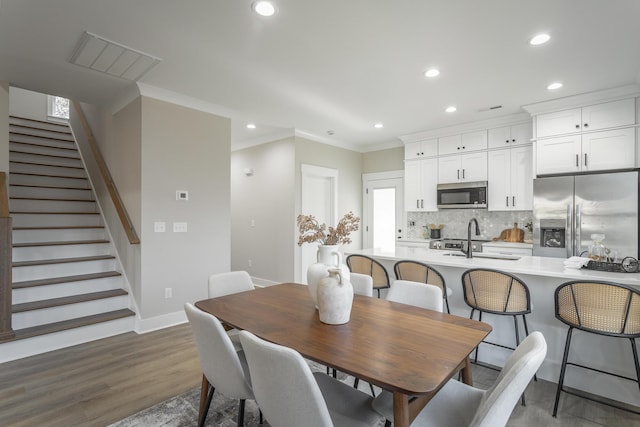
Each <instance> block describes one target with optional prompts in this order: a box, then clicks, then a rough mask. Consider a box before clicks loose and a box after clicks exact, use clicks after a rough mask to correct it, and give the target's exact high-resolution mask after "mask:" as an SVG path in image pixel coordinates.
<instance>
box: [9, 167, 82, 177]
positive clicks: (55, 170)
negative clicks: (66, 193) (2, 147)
mask: <svg viewBox="0 0 640 427" xmlns="http://www.w3.org/2000/svg"><path fill="white" fill-rule="evenodd" d="M21 172H22V173H37V174H40V175H51V176H56V177H57V176H61V177H73V178H86V176H87V175H86V174H85V172H84V169H71V168H65V167H55V166H41V165H29V164H23V163H9V173H21Z"/></svg>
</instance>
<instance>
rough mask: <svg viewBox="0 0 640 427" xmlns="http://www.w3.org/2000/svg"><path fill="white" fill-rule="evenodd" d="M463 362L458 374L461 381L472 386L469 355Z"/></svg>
mask: <svg viewBox="0 0 640 427" xmlns="http://www.w3.org/2000/svg"><path fill="white" fill-rule="evenodd" d="M463 363H464V364H463V366H462V370H461V371H460V375H461V376H462V382H463V383H465V384H466V385H470V386H473V375H472V373H471V359H470V358H469V356H467V358H466V359H464V362H463Z"/></svg>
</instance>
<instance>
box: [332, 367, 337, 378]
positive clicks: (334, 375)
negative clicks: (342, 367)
mask: <svg viewBox="0 0 640 427" xmlns="http://www.w3.org/2000/svg"><path fill="white" fill-rule="evenodd" d="M332 374H333V375H332V376H333V378H337V376H338V373H337V372H336V369H335V368H333V372H332Z"/></svg>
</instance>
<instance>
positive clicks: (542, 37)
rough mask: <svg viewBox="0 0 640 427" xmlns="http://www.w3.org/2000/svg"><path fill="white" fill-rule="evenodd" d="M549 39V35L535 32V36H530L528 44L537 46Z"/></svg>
mask: <svg viewBox="0 0 640 427" xmlns="http://www.w3.org/2000/svg"><path fill="white" fill-rule="evenodd" d="M550 39H551V36H550V35H549V34H545V33H542V34H537V35H535V36H533V37H532V38H531V40H529V44H531V45H534V46H537V45H539V44H544V43H546V42H548V41H549V40H550Z"/></svg>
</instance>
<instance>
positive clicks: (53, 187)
mask: <svg viewBox="0 0 640 427" xmlns="http://www.w3.org/2000/svg"><path fill="white" fill-rule="evenodd" d="M9 187H31V188H51V189H54V190H83V191H91V189H90V188H78V187H61V186H59V185H33V184H9Z"/></svg>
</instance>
